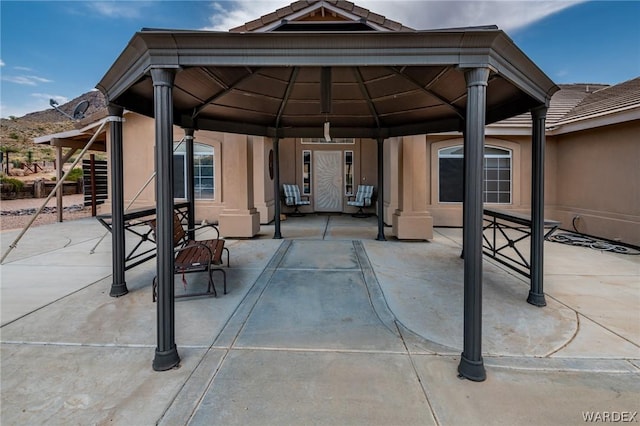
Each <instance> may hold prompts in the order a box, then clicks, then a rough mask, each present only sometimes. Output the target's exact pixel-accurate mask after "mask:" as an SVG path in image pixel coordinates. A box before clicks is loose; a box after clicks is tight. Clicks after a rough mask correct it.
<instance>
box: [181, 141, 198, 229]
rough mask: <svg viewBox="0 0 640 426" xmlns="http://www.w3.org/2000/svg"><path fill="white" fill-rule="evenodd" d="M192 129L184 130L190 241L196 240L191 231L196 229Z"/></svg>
mask: <svg viewBox="0 0 640 426" xmlns="http://www.w3.org/2000/svg"><path fill="white" fill-rule="evenodd" d="M193 133H194V130H193V129H184V140H185V143H186V148H187V182H186V183H187V202H188V203H189V218H188V225H187V226H188V227H189V229H190V230H191V231H189V233H188V234H189V238H190V239H192V240H195V239H196V236H195V231H193V229H194V228H195V227H196V226H195V225H196V191H195V188H194V182H195V180H194V176H195V171H194V157H193Z"/></svg>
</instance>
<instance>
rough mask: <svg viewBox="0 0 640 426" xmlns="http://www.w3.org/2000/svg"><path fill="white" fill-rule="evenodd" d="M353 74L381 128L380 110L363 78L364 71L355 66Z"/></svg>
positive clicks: (377, 125) (377, 124)
mask: <svg viewBox="0 0 640 426" xmlns="http://www.w3.org/2000/svg"><path fill="white" fill-rule="evenodd" d="M353 75H354V76H355V78H356V80H357V81H358V86H360V91H361V92H362V96H364V98H365V100H366V101H367V105H368V106H369V110H370V111H371V115H372V116H373V118H374V119H375V120H376V127H377V128H378V129H379V128H380V115H379V114H378V111H376V106H375V105H374V104H373V100H372V99H371V95H370V94H369V91H368V90H367V87H366V86H365V84H364V79H363V78H362V73H361V72H360V68H358V67H354V68H353Z"/></svg>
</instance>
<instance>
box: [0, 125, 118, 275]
mask: <svg viewBox="0 0 640 426" xmlns="http://www.w3.org/2000/svg"><path fill="white" fill-rule="evenodd" d="M108 121H109V120H108V119H107V120H105V121H103V122H102V124H101V125H100V127H99V128H98V130H97V131H96V132H95V133H94V134H93V136H92V137H91V139H90V140H89V142H87V145H86V146H85V147H84V148H83V149H82V151H81V152H80V155H78V157H77V158H76V159H75V161H74V162H73V163H72V164H71V167H69V170H67V172H66V173H65V174H64V176H62V178H61V179H60V180H58V182H57V183H56V186H55V188H53V190H52V191H51V192H50V193H49V195H48V196H47V198H46V199H45V200H44V203H43V204H42V206H40V208H39V209H38V211H36V213H35V214H34V215H33V217H32V218H31V220H30V221H29V223H28V224H27V225H26V226H25V227H24V229H23V230H22V232H20V234H19V235H18V237H17V238H16V239H15V240H14V241H13V242H12V243H11V244H10V245H9V249H8V250H7V251H6V252H5V253H4V254H3V255H2V259H0V264H2V263H3V262H4V260H5V259H6V258H7V256H8V255H9V253H11V250H13V249H14V248H16V247H17V246H18V241H20V239H22V237H23V236H24V234H25V233H26V232H27V230H28V229H29V228H30V227H31V225H32V224H33V222H35V220H36V218H37V217H38V216H39V215H40V213H42V210H44V208H45V207H46V206H47V203H48V202H49V200H51V198H53V196H54V194H55V193H56V191H58V188H60V187H61V186H62V184H63V183H64V181H65V179H66V178H67V176H69V173H71V171H72V170H73V168H74V167H75V166H76V164H78V162H79V161H80V160H81V159H82V157H83V156H84V154H86V153H87V151H88V150H89V148H91V145H93V142H94V141H95V140H96V138H97V137H98V135H99V134H100V133H101V132H102V129H103V128H104V126H105V125H106V124H107V122H108ZM60 168H62V164H60Z"/></svg>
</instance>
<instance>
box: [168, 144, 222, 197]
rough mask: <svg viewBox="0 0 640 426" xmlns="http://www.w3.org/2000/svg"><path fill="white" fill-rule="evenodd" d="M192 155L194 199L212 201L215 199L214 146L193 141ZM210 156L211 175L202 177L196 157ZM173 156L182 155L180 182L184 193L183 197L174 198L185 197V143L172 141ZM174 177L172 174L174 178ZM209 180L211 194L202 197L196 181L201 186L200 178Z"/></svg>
mask: <svg viewBox="0 0 640 426" xmlns="http://www.w3.org/2000/svg"><path fill="white" fill-rule="evenodd" d="M193 155H194V171H193V175H194V176H193V178H194V182H193V184H194V186H195V187H196V190H195V194H194V195H195V199H196V200H208V201H212V200H215V199H216V155H215V148H214V147H213V146H211V145H207V144H203V143H198V142H194V144H193ZM209 155H210V156H211V176H207V175H205V176H204V177H203V175H202V167H203V166H199V165H198V164H197V157H205V156H209ZM173 156H174V158H175V157H176V156H180V157H182V161H183V165H184V167H183V177H182V183H183V185H184V194H185V198H176V199H181V200H183V199H186V194H187V155H186V145H185V144H184V143H180V142H174V151H173ZM175 178H176V177H175V176H174V179H175ZM203 179H204V180H209V179H210V180H211V185H212V188H211V196H210V197H203V194H202V190H201V189H200V190H198V189H197V186H198V183H197V182H200V187H201V188H202V180H203Z"/></svg>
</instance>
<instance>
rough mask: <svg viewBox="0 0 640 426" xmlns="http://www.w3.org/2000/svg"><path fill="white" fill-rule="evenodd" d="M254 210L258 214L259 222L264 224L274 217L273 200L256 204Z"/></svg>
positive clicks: (274, 205)
mask: <svg viewBox="0 0 640 426" xmlns="http://www.w3.org/2000/svg"><path fill="white" fill-rule="evenodd" d="M256 210H258V214H260V223H261V224H262V225H266V224H268V223H271V221H272V220H273V219H274V218H275V217H276V204H275V203H274V202H273V201H270V202H267V203H262V204H256Z"/></svg>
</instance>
